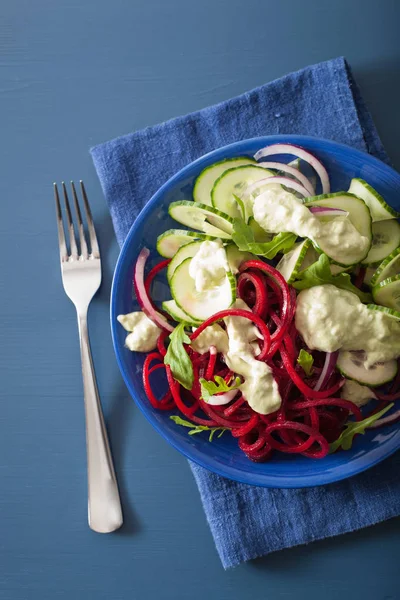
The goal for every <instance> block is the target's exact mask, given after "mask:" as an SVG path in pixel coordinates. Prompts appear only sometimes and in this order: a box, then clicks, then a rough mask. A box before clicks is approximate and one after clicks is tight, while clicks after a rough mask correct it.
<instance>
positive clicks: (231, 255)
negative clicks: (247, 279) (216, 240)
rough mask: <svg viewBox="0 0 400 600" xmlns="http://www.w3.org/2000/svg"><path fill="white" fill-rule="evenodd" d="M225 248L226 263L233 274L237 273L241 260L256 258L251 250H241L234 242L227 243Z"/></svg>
mask: <svg viewBox="0 0 400 600" xmlns="http://www.w3.org/2000/svg"><path fill="white" fill-rule="evenodd" d="M225 250H226V258H227V259H228V264H229V267H230V269H231V272H232V273H233V275H236V274H237V273H239V267H240V265H241V264H242V263H243V262H245V261H246V260H252V259H254V258H257V256H254V254H251V252H242V251H241V250H239V248H238V247H237V246H236V244H229V245H228V246H226V247H225Z"/></svg>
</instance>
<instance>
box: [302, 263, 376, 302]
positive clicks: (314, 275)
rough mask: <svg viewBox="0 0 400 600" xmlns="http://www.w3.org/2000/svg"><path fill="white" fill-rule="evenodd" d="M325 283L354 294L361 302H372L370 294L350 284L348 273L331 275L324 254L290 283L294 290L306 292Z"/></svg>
mask: <svg viewBox="0 0 400 600" xmlns="http://www.w3.org/2000/svg"><path fill="white" fill-rule="evenodd" d="M325 283H330V284H332V285H335V286H336V287H338V288H340V289H342V290H347V291H348V292H353V294H356V295H357V296H358V297H359V298H360V300H361V302H371V301H372V296H371V294H367V293H366V292H362V291H361V290H359V289H358V288H357V287H356V286H355V285H353V284H352V283H351V279H350V275H349V274H348V273H339V275H332V273H331V269H330V262H329V258H328V257H327V256H326V254H321V255H320V257H319V258H318V260H317V262H315V263H313V264H312V265H310V266H309V267H308V268H307V269H304V271H300V273H299V274H298V275H297V280H296V281H295V282H294V283H292V286H293V287H294V288H295V289H296V290H306V289H308V288H311V287H314V286H315V285H323V284H325Z"/></svg>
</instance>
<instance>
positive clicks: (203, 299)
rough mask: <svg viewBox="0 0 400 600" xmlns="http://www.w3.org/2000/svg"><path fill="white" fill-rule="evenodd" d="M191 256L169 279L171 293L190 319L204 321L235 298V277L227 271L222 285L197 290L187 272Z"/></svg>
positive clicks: (227, 306)
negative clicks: (200, 290) (205, 289)
mask: <svg viewBox="0 0 400 600" xmlns="http://www.w3.org/2000/svg"><path fill="white" fill-rule="evenodd" d="M191 260H192V259H191V258H187V259H186V260H184V261H183V262H182V263H181V264H180V265H179V267H177V268H176V270H175V273H174V274H173V277H172V279H171V283H170V287H171V293H172V295H173V297H174V300H175V302H176V303H177V305H178V306H179V307H180V308H181V309H182V310H183V311H184V312H185V313H187V314H188V315H189V316H190V317H191V318H192V319H195V320H199V321H204V320H205V319H208V317H211V316H212V315H214V314H215V313H216V312H218V311H220V310H224V309H225V308H229V307H230V306H231V305H232V304H233V302H234V301H235V299H236V279H235V277H234V276H233V275H232V273H229V272H228V273H227V274H226V278H225V281H224V283H223V284H222V285H220V286H218V287H215V288H212V289H210V290H207V291H205V292H198V291H197V290H196V287H195V282H194V279H192V277H191V276H190V274H189V265H190V261H191Z"/></svg>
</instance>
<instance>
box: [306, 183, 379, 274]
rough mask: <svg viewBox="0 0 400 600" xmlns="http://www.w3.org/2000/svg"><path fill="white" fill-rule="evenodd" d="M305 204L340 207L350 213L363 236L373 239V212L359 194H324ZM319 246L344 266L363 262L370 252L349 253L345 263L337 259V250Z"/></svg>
mask: <svg viewBox="0 0 400 600" xmlns="http://www.w3.org/2000/svg"><path fill="white" fill-rule="evenodd" d="M305 205H306V206H309V207H310V206H313V205H314V206H327V207H329V208H339V209H341V210H345V211H346V212H347V213H348V218H349V219H350V221H351V223H352V224H353V225H354V227H355V228H356V229H357V231H358V232H359V233H360V234H361V235H362V236H364V237H366V238H368V239H369V240H371V241H372V228H371V214H370V212H369V209H368V207H367V205H366V204H365V202H364V201H363V200H360V198H357V196H354V195H353V194H349V193H348V192H338V193H336V194H322V195H321V196H314V198H312V199H307V202H305ZM336 218H337V217H336ZM319 248H320V250H322V252H324V253H325V254H327V256H329V258H330V259H331V260H333V261H334V262H336V263H337V264H339V265H341V266H344V267H348V266H351V265H354V264H357V263H359V262H361V261H362V260H364V259H365V258H366V256H367V254H368V252H364V251H363V252H359V253H357V252H354V253H353V254H352V255H349V259H348V262H346V264H344V263H341V262H340V261H337V260H336V257H335V256H334V254H335V252H332V249H330V250H329V249H326V248H323V247H322V245H319ZM327 250H328V251H327ZM368 251H369V250H368Z"/></svg>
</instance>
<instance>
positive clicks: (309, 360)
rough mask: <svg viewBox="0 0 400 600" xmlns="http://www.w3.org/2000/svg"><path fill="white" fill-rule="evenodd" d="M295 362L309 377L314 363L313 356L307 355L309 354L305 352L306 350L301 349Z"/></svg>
mask: <svg viewBox="0 0 400 600" xmlns="http://www.w3.org/2000/svg"><path fill="white" fill-rule="evenodd" d="M297 362H298V364H299V365H300V366H301V368H302V369H303V371H304V373H305V374H306V375H307V376H308V377H309V376H310V375H311V374H312V371H313V368H312V366H313V363H314V358H313V356H312V355H311V354H309V352H307V350H303V348H302V349H301V350H300V353H299V356H298V358H297Z"/></svg>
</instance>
